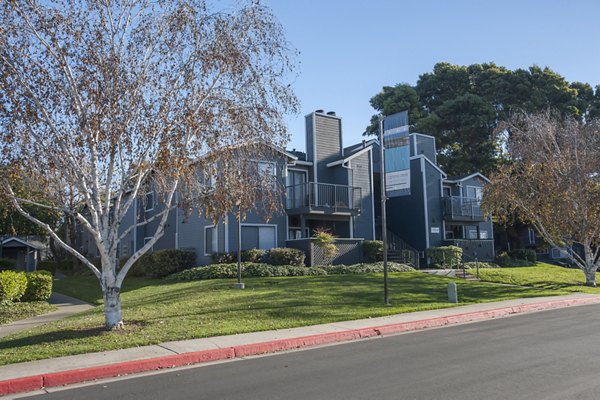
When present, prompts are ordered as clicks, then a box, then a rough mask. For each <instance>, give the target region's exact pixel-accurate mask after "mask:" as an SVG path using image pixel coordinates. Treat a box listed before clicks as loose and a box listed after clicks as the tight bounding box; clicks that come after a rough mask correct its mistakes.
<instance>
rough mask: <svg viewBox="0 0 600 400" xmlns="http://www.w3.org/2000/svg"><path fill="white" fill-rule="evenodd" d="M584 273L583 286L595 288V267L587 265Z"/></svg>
mask: <svg viewBox="0 0 600 400" xmlns="http://www.w3.org/2000/svg"><path fill="white" fill-rule="evenodd" d="M584 272H585V285H586V286H592V287H596V266H595V265H591V266H590V265H587V266H586V270H585V271H584Z"/></svg>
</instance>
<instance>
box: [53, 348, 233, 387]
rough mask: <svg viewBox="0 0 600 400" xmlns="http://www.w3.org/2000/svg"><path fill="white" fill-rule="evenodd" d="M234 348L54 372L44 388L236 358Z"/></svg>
mask: <svg viewBox="0 0 600 400" xmlns="http://www.w3.org/2000/svg"><path fill="white" fill-rule="evenodd" d="M234 357H235V354H234V352H233V349H232V348H226V349H216V350H205V351H197V352H192V353H183V354H174V355H172V356H164V357H157V358H149V359H146V360H135V361H126V362H122V363H117V364H109V365H102V366H99V367H90V368H83V369H75V370H70V371H63V372H54V373H50V374H45V375H43V387H53V386H62V385H67V384H69V383H77V382H84V381H90V380H94V379H102V378H111V377H115V376H119V375H127V374H132V373H136V372H145V371H153V370H158V369H164V368H173V367H179V366H182V365H189V364H198V363H203V362H209V361H218V360H225V359H228V358H234Z"/></svg>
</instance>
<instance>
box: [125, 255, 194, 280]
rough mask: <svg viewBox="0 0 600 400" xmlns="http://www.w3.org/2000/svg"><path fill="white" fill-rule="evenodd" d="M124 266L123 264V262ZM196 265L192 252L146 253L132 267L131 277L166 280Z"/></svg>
mask: <svg viewBox="0 0 600 400" xmlns="http://www.w3.org/2000/svg"><path fill="white" fill-rule="evenodd" d="M122 264H123V262H122ZM194 264H196V253H195V252H194V251H191V250H177V249H165V250H159V251H155V252H152V253H146V254H144V255H143V256H141V257H140V259H139V260H137V261H136V262H135V264H134V265H133V267H131V270H130V274H131V276H146V277H149V278H164V277H165V276H168V275H171V274H173V273H176V272H179V271H183V270H184V269H186V268H190V267H192V266H194Z"/></svg>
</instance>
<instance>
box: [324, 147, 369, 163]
mask: <svg viewBox="0 0 600 400" xmlns="http://www.w3.org/2000/svg"><path fill="white" fill-rule="evenodd" d="M371 149H372V147H371V146H369V147H365V148H364V149H362V150H360V151H357V152H356V153H353V154H351V155H349V156H348V157H346V158H342V159H340V160H335V161H332V162H330V163H327V164H326V165H327V167H329V168H331V167H335V166H337V165H341V164H344V163H346V162H348V161H352V160H353V159H355V158H356V157H358V156H361V155H363V154H365V153H367V152H369V151H371Z"/></svg>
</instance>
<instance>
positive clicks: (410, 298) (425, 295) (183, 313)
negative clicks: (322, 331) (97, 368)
mask: <svg viewBox="0 0 600 400" xmlns="http://www.w3.org/2000/svg"><path fill="white" fill-rule="evenodd" d="M451 281H455V282H457V285H458V291H459V298H460V301H461V303H462V304H469V303H476V302H487V301H495V300H505V299H514V298H521V297H534V296H547V295H559V294H565V293H567V292H565V291H562V290H543V289H528V288H519V287H509V286H500V285H493V284H486V283H473V282H466V281H462V280H460V279H451V278H445V277H439V276H432V275H427V274H423V273H418V272H406V273H392V274H390V300H391V303H392V306H391V307H386V306H383V305H382V303H383V298H382V297H383V295H382V291H383V290H382V274H367V275H329V276H307V277H284V278H248V279H245V280H244V282H245V283H246V287H247V288H246V289H245V290H235V289H233V288H232V286H233V282H234V281H233V280H231V279H227V280H209V281H195V282H167V281H156V280H155V281H149V280H145V279H135V278H130V279H129V280H127V279H126V282H128V285H126V286H125V287H124V292H123V294H122V299H123V317H124V321H125V324H126V329H125V331H123V332H106V331H104V330H103V328H102V327H103V323H104V319H103V314H102V307H96V308H95V309H92V310H89V311H86V312H84V313H81V314H78V315H76V316H73V317H70V318H66V319H64V320H61V321H57V322H54V323H51V324H48V325H45V326H43V327H39V328H36V329H32V330H31V331H28V332H23V333H18V334H15V335H13V336H9V337H5V338H0V364H10V363H16V362H23V361H29V360H35V359H42V358H50V357H58V356H64V355H69V354H79V353H86V352H94V351H103V350H111V349H120V348H127V347H135V346H143V345H149V344H156V343H160V342H165V341H171V340H183V339H192V338H201V337H210V336H216V335H228V334H234V333H243V332H252V331H261V330H270V329H278V328H291V327H297V326H304V325H312V324H320V323H326V322H334V321H340V320H352V319H359V318H368V317H378V316H384V315H390V314H397V313H405V312H411V311H418V310H429V309H437V308H444V307H452V306H453V304H451V303H448V302H447V297H446V296H447V289H446V288H447V284H448V282H451ZM95 285H97V281H95V278H94V277H72V278H67V279H65V280H62V281H59V282H57V284H56V285H55V289H56V290H57V291H59V290H60V291H61V292H63V293H65V294H71V295H77V296H78V297H80V298H83V299H84V300H87V301H89V302H92V303H98V301H99V298H100V295H99V290H98V289H97V288H96V286H95Z"/></svg>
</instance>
